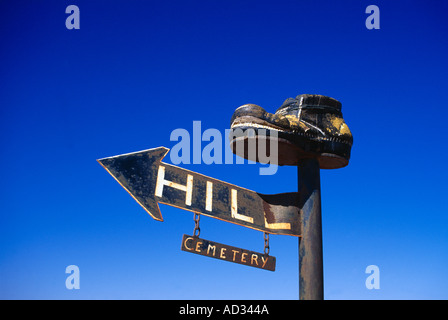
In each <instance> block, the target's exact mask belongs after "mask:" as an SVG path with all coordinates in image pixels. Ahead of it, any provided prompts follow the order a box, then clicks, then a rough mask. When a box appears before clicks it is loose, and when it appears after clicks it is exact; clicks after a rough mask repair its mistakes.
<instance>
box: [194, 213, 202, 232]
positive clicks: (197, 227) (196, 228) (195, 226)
mask: <svg viewBox="0 0 448 320" xmlns="http://www.w3.org/2000/svg"><path fill="white" fill-rule="evenodd" d="M200 218H201V216H200V215H199V214H197V213H196V212H195V213H194V217H193V219H194V231H193V237H199V234H200V233H201V228H199V219H200ZM196 232H197V234H196Z"/></svg>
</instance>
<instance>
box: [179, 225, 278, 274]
mask: <svg viewBox="0 0 448 320" xmlns="http://www.w3.org/2000/svg"><path fill="white" fill-rule="evenodd" d="M181 249H182V251H186V252H190V253H195V254H200V255H203V256H206V257H210V258H215V259H220V260H224V261H229V262H234V263H239V264H243V265H246V266H250V267H255V268H260V269H263V270H269V271H275V262H276V259H275V257H273V256H270V255H267V254H263V253H258V252H254V251H249V250H245V249H241V248H237V247H232V246H228V245H225V244H222V243H218V242H212V241H209V240H205V239H200V238H198V237H195V236H189V235H186V234H184V236H183V237H182V246H181Z"/></svg>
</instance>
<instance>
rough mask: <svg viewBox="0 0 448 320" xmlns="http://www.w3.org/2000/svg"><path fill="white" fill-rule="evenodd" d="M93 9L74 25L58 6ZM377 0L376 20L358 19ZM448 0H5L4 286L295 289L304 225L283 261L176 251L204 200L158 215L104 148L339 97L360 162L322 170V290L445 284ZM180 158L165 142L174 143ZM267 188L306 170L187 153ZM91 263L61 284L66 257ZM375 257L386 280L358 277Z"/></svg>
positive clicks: (13, 290)
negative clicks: (250, 108) (246, 112)
mask: <svg viewBox="0 0 448 320" xmlns="http://www.w3.org/2000/svg"><path fill="white" fill-rule="evenodd" d="M70 4H75V5H77V6H78V7H79V9H80V12H81V14H80V29H79V30H68V29H67V28H66V27H65V20H66V18H67V17H68V14H66V13H65V8H66V7H67V6H68V5H70ZM370 4H376V5H377V6H378V7H379V8H380V29H379V30H368V29H367V28H366V27H365V20H366V18H367V16H368V15H367V14H366V13H365V9H366V7H367V6H368V5H370ZM447 12H448V3H447V2H446V1H432V2H429V1H423V0H421V1H379V0H376V1H364V0H362V1H355V0H352V1H323V0H319V1H315V0H313V1H310V0H306V1H287V2H285V1H244V0H240V1H232V2H230V1H125V0H120V1H82V0H74V1H61V0H58V1H11V0H9V1H1V3H0V35H1V39H2V40H1V42H2V46H1V50H0V61H1V63H0V146H1V148H0V154H1V157H0V167H1V169H2V179H1V182H0V183H1V185H0V186H1V187H0V188H1V189H0V191H1V192H0V298H2V299H126V298H132V299H297V297H298V246H297V243H298V239H297V238H295V237H289V236H271V244H270V247H271V254H272V255H274V256H276V257H277V270H276V271H275V272H268V271H263V270H259V269H255V268H250V267H246V266H242V265H238V264H232V263H228V262H224V261H219V260H215V259H210V258H206V257H202V256H199V255H192V254H189V253H185V252H183V251H181V250H180V245H181V239H182V235H183V234H184V233H186V234H191V233H192V231H193V227H194V222H193V214H192V213H190V212H188V211H183V210H180V209H176V208H173V207H169V206H166V205H161V211H162V215H163V217H164V219H165V221H164V222H157V221H154V220H153V219H151V217H150V216H149V215H148V214H147V213H146V212H145V211H144V210H143V209H142V208H141V207H140V206H139V205H138V204H137V203H136V202H135V201H134V200H133V199H132V198H131V197H130V196H129V195H128V193H127V192H125V191H124V189H123V188H122V187H121V186H120V185H119V184H118V183H116V182H115V180H114V179H113V178H112V177H111V176H110V175H109V174H108V173H107V172H106V171H105V170H104V169H103V168H102V167H101V166H100V165H99V164H98V163H97V162H96V159H99V158H103V157H108V156H113V155H118V154H122V153H128V152H134V151H139V150H143V149H149V148H154V147H158V146H165V147H168V148H172V147H173V145H174V144H175V142H172V141H170V133H171V132H172V131H173V130H174V129H177V128H184V129H187V130H189V131H190V132H191V129H192V125H193V121H202V128H203V130H205V129H207V128H216V129H219V130H220V131H221V132H223V133H224V130H225V129H227V128H229V122H230V118H231V115H232V113H233V111H234V110H235V108H237V107H238V106H240V105H242V104H244V103H256V104H259V105H261V106H263V107H265V108H266V109H267V110H268V111H270V112H274V111H275V110H276V108H277V107H278V106H279V105H280V104H281V103H282V102H283V100H284V99H286V98H288V97H294V96H296V95H298V94H302V93H314V94H322V95H327V96H331V97H334V98H336V99H338V100H340V101H341V102H342V105H343V107H342V108H343V109H342V111H343V114H344V118H345V120H346V122H347V123H348V125H349V127H350V129H351V130H352V132H353V135H354V140H355V142H354V146H353V150H352V159H351V162H350V165H349V166H348V167H346V168H343V169H339V170H327V171H322V173H321V179H322V210H323V249H324V284H325V298H326V299H447V298H448V289H447V285H448V281H447V273H446V271H447V266H448V217H447V214H448V210H447V209H448V206H447V200H446V191H447V187H446V181H447V178H448V175H447V170H446V165H445V163H446V161H447V159H448V151H447V140H446V129H447V125H446V121H447V118H448V111H447V110H448V105H447V103H448V99H447V90H448V85H447V78H446V77H447V74H448V62H447V57H448V37H447V31H448V23H447V19H446V14H447ZM164 161H166V162H169V157H167V158H165V160H164ZM182 166H183V167H184V168H186V169H189V170H193V171H196V172H200V173H202V174H205V175H208V176H211V177H214V178H217V179H221V180H224V181H226V182H229V183H233V184H236V185H239V186H241V187H245V188H248V189H251V190H255V191H258V192H261V193H266V194H270V193H279V192H290V191H296V190H297V177H296V170H295V168H292V167H281V168H279V170H278V172H277V173H276V174H275V175H273V176H260V175H259V174H258V168H259V166H258V165H256V164H245V165H236V164H235V165H224V164H223V165H205V164H201V165H182ZM201 237H203V238H205V239H209V240H213V241H217V242H221V243H225V244H228V245H232V246H236V247H242V248H245V249H249V250H253V251H258V252H262V250H263V234H262V233H261V232H258V231H254V230H250V229H247V228H243V227H240V226H236V225H233V224H229V223H225V222H222V221H218V220H215V219H211V218H207V217H203V218H202V219H201ZM68 265H77V266H78V267H79V269H80V273H81V278H80V289H79V290H67V289H66V287H65V280H66V277H67V276H68V275H67V274H66V273H65V268H66V267H67V266H68ZM368 265H377V266H378V267H379V269H380V289H379V290H368V289H366V287H365V280H366V278H367V276H368V275H367V274H366V273H365V269H366V267H367V266H368Z"/></svg>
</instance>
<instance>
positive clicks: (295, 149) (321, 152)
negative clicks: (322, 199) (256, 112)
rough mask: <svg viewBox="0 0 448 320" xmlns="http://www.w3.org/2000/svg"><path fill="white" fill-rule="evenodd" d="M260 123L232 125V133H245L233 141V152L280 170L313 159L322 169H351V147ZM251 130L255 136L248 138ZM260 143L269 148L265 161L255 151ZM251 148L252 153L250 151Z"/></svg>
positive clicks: (233, 138) (335, 140) (235, 135)
mask: <svg viewBox="0 0 448 320" xmlns="http://www.w3.org/2000/svg"><path fill="white" fill-rule="evenodd" d="M255 119H256V118H255ZM255 119H253V120H255ZM256 120H257V121H256V122H255V121H251V122H250V123H243V122H238V123H237V124H235V125H234V124H232V126H231V128H232V129H241V130H236V131H234V132H233V135H232V136H231V137H230V138H231V139H230V148H231V149H232V152H233V153H235V154H236V155H238V156H240V157H242V158H244V159H248V160H252V161H256V162H260V163H266V161H269V162H270V163H272V164H277V165H280V166H284V165H286V166H292V165H294V166H295V165H298V164H299V162H300V161H301V160H303V159H309V158H315V159H317V160H318V161H319V166H320V168H321V169H339V168H343V167H345V166H347V165H348V162H349V160H348V159H349V157H350V149H351V146H350V145H348V144H346V143H343V142H341V141H338V140H337V139H334V140H331V138H329V139H328V140H322V139H319V138H316V137H313V136H311V135H309V136H306V135H300V134H297V133H293V132H288V131H284V130H283V129H282V128H280V127H274V126H272V125H270V124H269V123H268V122H266V121H262V122H261V123H258V122H260V120H259V119H256ZM234 123H235V122H234ZM248 129H250V130H254V133H255V134H254V135H248V131H247V130H248ZM259 130H263V131H261V132H262V134H258V131H259ZM272 131H276V133H277V137H275V136H271V132H272ZM235 133H236V134H235ZM271 142H275V143H277V146H278V155H277V156H275V155H271V154H270V149H271V148H270V143H271ZM259 143H263V144H262V146H266V154H263V155H262V157H261V158H260V157H259V155H258V152H255V150H253V147H252V146H257V147H258V146H259ZM238 146H240V147H238ZM241 146H242V147H241ZM250 148H251V150H249V149H250ZM257 150H258V149H257ZM249 151H251V152H249ZM340 154H342V155H344V156H345V157H344V156H341V155H340ZM266 159H267V160H266Z"/></svg>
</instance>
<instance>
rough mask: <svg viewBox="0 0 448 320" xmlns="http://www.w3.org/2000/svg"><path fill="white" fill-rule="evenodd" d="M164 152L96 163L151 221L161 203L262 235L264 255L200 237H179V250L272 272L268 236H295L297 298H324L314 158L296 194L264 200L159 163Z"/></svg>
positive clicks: (301, 168)
mask: <svg viewBox="0 0 448 320" xmlns="http://www.w3.org/2000/svg"><path fill="white" fill-rule="evenodd" d="M168 151H169V149H168V148H165V147H159V148H155V149H149V150H144V151H140V152H134V153H128V154H123V155H118V156H114V157H109V158H104V159H100V160H98V162H99V163H100V164H101V165H102V166H103V167H104V168H105V169H106V170H107V171H108V172H109V173H110V174H111V175H112V176H113V177H114V178H115V179H116V180H117V181H118V183H119V184H120V185H121V186H122V187H123V188H125V189H126V191H128V192H129V194H130V195H131V196H132V197H133V198H134V199H135V200H136V201H137V202H138V203H139V204H140V205H141V206H142V207H143V208H144V209H145V210H146V211H147V212H148V213H149V214H150V215H151V217H152V218H154V219H155V220H158V221H163V218H162V214H161V212H160V209H159V206H158V203H164V204H167V205H170V206H174V207H177V208H181V209H184V210H188V211H192V212H195V214H201V215H205V216H209V217H212V218H216V219H220V220H223V221H226V222H231V223H234V224H238V225H241V226H244V227H248V228H252V229H255V230H259V231H262V232H265V253H264V254H261V253H257V252H253V251H249V250H245V249H241V248H236V247H231V246H227V245H223V244H220V243H216V242H212V241H208V240H204V239H200V238H199V234H198V235H193V236H188V235H184V236H183V239H182V247H181V249H182V250H183V251H186V252H190V253H195V254H200V255H204V256H208V257H212V258H216V259H221V260H225V261H230V262H234V263H240V264H244V265H248V266H252V267H257V268H261V269H264V270H271V271H274V270H275V257H272V256H269V255H268V254H267V253H266V248H267V247H266V241H267V240H266V239H268V237H267V235H268V234H270V233H272V234H281V235H291V236H298V237H299V298H300V299H301V300H319V299H323V263H322V226H321V199H320V169H319V163H318V161H317V160H316V159H304V160H302V161H301V162H300V163H299V165H298V180H299V182H298V183H299V185H298V192H291V193H281V194H274V195H263V194H259V193H257V192H255V191H251V190H247V189H244V188H241V187H238V186H236V185H232V184H230V183H227V182H223V181H220V180H217V179H214V178H210V177H206V176H204V175H201V174H199V173H196V172H192V171H189V170H186V169H183V168H180V167H177V166H174V165H170V164H166V163H163V162H162V159H163V157H164V156H165V155H166V154H167V153H168ZM195 221H196V220H195ZM196 222H197V221H196ZM195 231H196V229H195Z"/></svg>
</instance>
